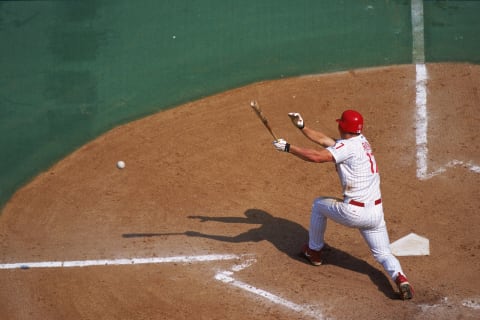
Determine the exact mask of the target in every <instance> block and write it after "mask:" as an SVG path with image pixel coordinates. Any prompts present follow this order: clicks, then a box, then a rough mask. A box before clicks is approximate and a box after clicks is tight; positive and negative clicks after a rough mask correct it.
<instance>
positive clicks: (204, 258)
mask: <svg viewBox="0 0 480 320" xmlns="http://www.w3.org/2000/svg"><path fill="white" fill-rule="evenodd" d="M249 256H250V257H249ZM246 257H247V258H246ZM239 259H243V260H244V261H243V262H242V263H240V264H236V265H234V266H233V267H232V268H231V270H232V271H221V272H218V273H217V274H216V275H215V277H214V278H215V279H216V280H220V281H222V282H224V283H227V284H230V285H233V286H235V287H237V288H241V289H243V290H245V291H248V292H250V293H253V294H256V295H258V296H261V297H263V298H265V299H267V300H270V301H271V302H273V303H275V304H278V305H282V306H284V307H287V308H289V309H291V310H293V311H296V312H300V313H303V314H304V315H307V316H311V317H312V318H315V319H323V317H322V316H321V313H320V312H318V311H314V310H311V308H309V307H308V306H304V305H303V306H302V305H298V304H296V303H293V302H291V301H288V300H285V299H283V298H281V297H279V296H277V295H274V294H272V293H269V292H267V291H265V290H262V289H258V288H255V287H254V286H252V285H249V284H247V283H244V282H241V281H237V280H235V279H234V278H233V277H232V275H233V274H234V272H239V271H241V270H243V269H246V268H248V267H250V266H251V265H252V264H253V263H255V262H256V260H255V259H253V258H251V255H242V256H238V255H235V254H223V255H221V254H213V255H198V256H174V257H151V258H123V259H99V260H72V261H41V262H18V263H3V264H0V269H33V268H79V267H80V268H81V267H94V266H120V265H141V264H162V263H197V262H210V261H222V260H239Z"/></svg>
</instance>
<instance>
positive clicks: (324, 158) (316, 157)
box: [288, 145, 335, 163]
mask: <svg viewBox="0 0 480 320" xmlns="http://www.w3.org/2000/svg"><path fill="white" fill-rule="evenodd" d="M288 152H290V153H291V154H293V155H294V156H297V157H298V158H300V159H302V160H305V161H309V162H315V163H322V162H335V158H333V155H332V154H331V153H330V151H328V150H327V149H323V150H315V149H308V148H302V147H297V146H293V145H290V147H289V151H288Z"/></svg>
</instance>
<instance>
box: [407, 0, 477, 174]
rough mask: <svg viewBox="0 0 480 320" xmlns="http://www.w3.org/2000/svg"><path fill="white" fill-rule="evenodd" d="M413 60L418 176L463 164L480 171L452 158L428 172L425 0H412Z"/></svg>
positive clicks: (475, 166)
mask: <svg viewBox="0 0 480 320" xmlns="http://www.w3.org/2000/svg"><path fill="white" fill-rule="evenodd" d="M411 7H412V38H413V46H412V47H413V50H412V60H413V62H414V63H415V71H416V96H415V103H416V106H417V109H416V124H415V135H416V145H417V154H416V158H417V178H418V179H420V180H426V179H430V178H432V177H434V176H436V175H439V174H441V173H443V172H445V171H446V170H447V168H452V167H456V166H463V167H465V168H467V169H468V170H470V171H472V172H475V173H480V166H478V165H476V164H474V163H473V162H468V163H466V162H463V161H460V160H452V161H450V162H448V163H447V164H446V165H445V166H443V167H441V168H440V169H437V170H436V171H434V172H431V173H428V146H427V145H428V144H427V142H428V141H427V140H428V139H427V132H428V114H427V82H428V73H427V67H426V65H425V34H424V19H423V0H412V3H411Z"/></svg>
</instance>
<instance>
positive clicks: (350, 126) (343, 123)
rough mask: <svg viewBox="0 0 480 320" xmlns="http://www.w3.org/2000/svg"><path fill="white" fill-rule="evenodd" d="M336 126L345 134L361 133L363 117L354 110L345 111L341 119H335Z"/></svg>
mask: <svg viewBox="0 0 480 320" xmlns="http://www.w3.org/2000/svg"><path fill="white" fill-rule="evenodd" d="M337 122H338V126H339V127H340V129H342V130H343V131H345V132H349V133H361V132H362V129H363V117H362V115H361V114H360V113H359V112H358V111H355V110H346V111H344V112H343V113H342V117H341V118H340V119H337Z"/></svg>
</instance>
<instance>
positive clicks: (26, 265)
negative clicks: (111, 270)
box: [0, 254, 240, 269]
mask: <svg viewBox="0 0 480 320" xmlns="http://www.w3.org/2000/svg"><path fill="white" fill-rule="evenodd" d="M234 259H240V257H239V256H237V255H234V254H225V255H219V254H214V255H199V256H176V257H152V258H130V259H111V260H107V259H101V260H76V261H45V262H20V263H4V264H0V269H30V268H71V267H92V266H109V265H116V266H118V265H137V264H159V263H194V262H208V261H219V260H234Z"/></svg>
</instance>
